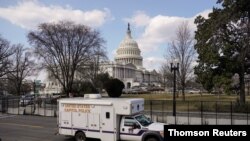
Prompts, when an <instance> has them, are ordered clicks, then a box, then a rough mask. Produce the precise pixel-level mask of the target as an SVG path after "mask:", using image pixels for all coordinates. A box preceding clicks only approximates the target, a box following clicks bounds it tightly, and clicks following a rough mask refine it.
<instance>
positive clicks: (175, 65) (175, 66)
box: [171, 60, 179, 116]
mask: <svg viewBox="0 0 250 141" xmlns="http://www.w3.org/2000/svg"><path fill="white" fill-rule="evenodd" d="M178 70H179V63H178V61H176V60H175V61H174V62H173V63H171V72H174V92H173V116H176V99H175V95H176V71H178Z"/></svg>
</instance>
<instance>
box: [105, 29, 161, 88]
mask: <svg viewBox="0 0 250 141" xmlns="http://www.w3.org/2000/svg"><path fill="white" fill-rule="evenodd" d="M100 68H101V69H103V70H105V71H106V72H108V73H109V75H110V76H111V77H113V78H117V79H119V80H121V81H123V83H124V85H125V88H131V87H133V86H158V85H159V84H160V75H159V74H158V73H157V72H156V71H155V70H153V71H148V70H146V69H145V68H144V67H143V58H142V56H141V50H140V48H139V46H138V44H137V42H136V41H135V40H134V39H133V38H132V36H131V30H130V25H129V24H128V28H127V33H126V36H125V38H124V39H123V40H122V41H121V43H120V45H119V47H118V49H117V51H116V55H115V57H114V61H111V62H106V63H102V64H101V66H100Z"/></svg>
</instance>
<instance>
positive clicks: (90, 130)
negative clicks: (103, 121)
mask: <svg viewBox="0 0 250 141" xmlns="http://www.w3.org/2000/svg"><path fill="white" fill-rule="evenodd" d="M59 128H62V129H71V130H72V129H73V130H82V131H89V132H100V130H92V129H84V128H71V127H59ZM146 131H147V130H140V131H139V132H138V133H137V134H131V133H120V134H121V135H131V136H141V135H142V134H143V133H144V132H146ZM102 133H110V134H114V133H115V132H114V131H102Z"/></svg>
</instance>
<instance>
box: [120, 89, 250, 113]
mask: <svg viewBox="0 0 250 141" xmlns="http://www.w3.org/2000/svg"><path fill="white" fill-rule="evenodd" d="M122 97H130V98H144V99H145V100H146V101H145V109H146V110H150V109H151V108H152V110H161V111H162V110H163V109H164V111H165V110H167V111H171V110H172V108H173V102H172V99H173V95H172V94H167V93H161V94H127V95H126V94H125V95H122ZM238 97H239V96H237V95H213V94H202V95H200V94H187V95H186V101H182V96H181V95H179V97H177V98H176V110H177V111H201V109H202V111H210V112H215V111H216V110H217V112H230V111H231V109H232V110H233V111H234V112H246V111H248V112H249V111H250V105H249V104H250V96H246V101H247V105H243V106H239V105H238V104H237V102H236V101H237V98H238ZM148 100H153V101H152V107H150V103H149V101H148ZM201 101H202V102H201Z"/></svg>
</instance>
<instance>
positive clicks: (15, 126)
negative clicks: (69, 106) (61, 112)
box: [0, 113, 74, 141]
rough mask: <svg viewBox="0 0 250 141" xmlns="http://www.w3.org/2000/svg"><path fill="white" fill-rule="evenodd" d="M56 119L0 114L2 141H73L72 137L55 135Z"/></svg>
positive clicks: (0, 136)
mask: <svg viewBox="0 0 250 141" xmlns="http://www.w3.org/2000/svg"><path fill="white" fill-rule="evenodd" d="M56 123H57V122H56V118H54V117H42V116H27V115H3V114H1V113H0V138H1V139H2V141H74V138H72V137H66V136H60V135H55V133H56Z"/></svg>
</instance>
